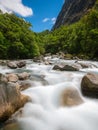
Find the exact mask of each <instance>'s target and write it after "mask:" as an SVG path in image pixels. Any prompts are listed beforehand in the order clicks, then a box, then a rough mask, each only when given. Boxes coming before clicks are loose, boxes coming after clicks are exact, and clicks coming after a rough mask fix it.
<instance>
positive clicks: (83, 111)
mask: <svg viewBox="0 0 98 130" xmlns="http://www.w3.org/2000/svg"><path fill="white" fill-rule="evenodd" d="M51 62H53V64H57V63H59V62H67V63H69V64H71V63H73V62H75V61H74V60H72V61H70V60H59V59H57V58H54V59H51ZM81 62H84V63H85V62H89V63H93V64H95V65H97V66H98V62H92V61H81ZM53 66H54V65H44V64H43V63H34V62H32V60H28V61H27V66H26V68H25V69H17V70H15V71H21V72H22V71H27V72H30V73H31V74H32V75H36V77H37V78H35V79H34V80H33V81H32V87H30V88H28V89H26V90H24V91H23V92H22V93H24V94H25V95H29V96H30V98H31V102H29V103H27V104H26V105H25V106H24V107H23V108H22V111H23V112H22V116H21V117H16V120H17V122H18V125H19V126H20V129H19V130H98V100H97V99H90V98H87V97H84V96H83V95H82V93H81V80H82V77H83V76H84V75H85V74H86V73H87V72H93V73H98V69H97V68H94V67H92V68H88V69H81V70H80V71H79V72H69V71H57V70H53V69H52V68H53ZM0 71H1V72H2V73H6V72H13V70H11V69H8V68H4V67H0ZM39 77H42V79H44V80H41V78H39ZM67 87H75V88H76V89H77V90H78V91H79V93H80V96H81V98H82V99H83V101H84V103H83V104H81V105H77V106H73V107H68V106H61V104H60V95H61V93H62V91H63V90H64V89H66V88H67ZM12 130H14V129H12ZM15 130H17V129H15Z"/></svg>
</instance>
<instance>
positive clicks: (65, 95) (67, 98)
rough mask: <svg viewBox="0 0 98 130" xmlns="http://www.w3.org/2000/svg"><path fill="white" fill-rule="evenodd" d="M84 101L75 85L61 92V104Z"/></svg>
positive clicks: (71, 104) (76, 103)
mask: <svg viewBox="0 0 98 130" xmlns="http://www.w3.org/2000/svg"><path fill="white" fill-rule="evenodd" d="M82 103H83V99H82V97H81V96H80V94H79V92H78V90H77V89H76V88H74V87H68V88H66V89H65V90H63V92H62V93H61V97H60V104H61V105H62V106H68V107H71V106H76V105H80V104H82Z"/></svg>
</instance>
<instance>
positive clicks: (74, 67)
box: [62, 63, 82, 71]
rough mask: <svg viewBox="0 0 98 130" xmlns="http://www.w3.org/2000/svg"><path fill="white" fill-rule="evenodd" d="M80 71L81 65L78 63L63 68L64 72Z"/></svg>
mask: <svg viewBox="0 0 98 130" xmlns="http://www.w3.org/2000/svg"><path fill="white" fill-rule="evenodd" d="M80 69H82V67H81V65H78V64H76V63H74V64H71V65H65V66H64V67H63V68H62V70H63V71H79V70H80Z"/></svg>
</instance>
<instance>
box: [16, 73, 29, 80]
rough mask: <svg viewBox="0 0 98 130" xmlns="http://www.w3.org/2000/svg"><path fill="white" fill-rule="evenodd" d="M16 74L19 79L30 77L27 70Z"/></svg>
mask: <svg viewBox="0 0 98 130" xmlns="http://www.w3.org/2000/svg"><path fill="white" fill-rule="evenodd" d="M17 76H18V78H19V80H26V79H28V78H29V77H30V74H29V73H27V72H23V73H20V74H17Z"/></svg>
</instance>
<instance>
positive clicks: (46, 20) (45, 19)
mask: <svg viewBox="0 0 98 130" xmlns="http://www.w3.org/2000/svg"><path fill="white" fill-rule="evenodd" d="M49 20H50V19H49V18H44V19H43V21H42V22H43V23H45V22H48V21H49Z"/></svg>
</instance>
